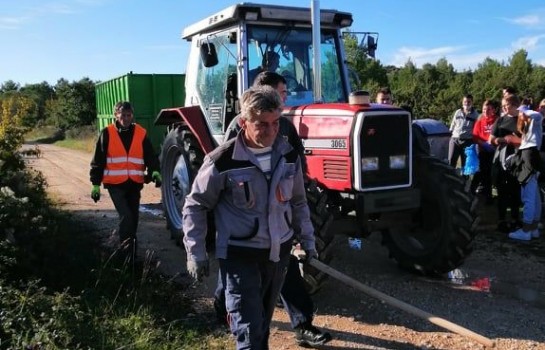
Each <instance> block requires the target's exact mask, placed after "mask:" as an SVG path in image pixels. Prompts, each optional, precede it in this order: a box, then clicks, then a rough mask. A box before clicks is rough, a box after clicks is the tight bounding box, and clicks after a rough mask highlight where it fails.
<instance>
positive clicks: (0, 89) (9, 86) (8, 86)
mask: <svg viewBox="0 0 545 350" xmlns="http://www.w3.org/2000/svg"><path fill="white" fill-rule="evenodd" d="M19 87H20V85H19V84H18V83H16V82H14V81H13V80H8V81H6V82H4V83H3V84H2V86H0V93H1V94H4V93H6V92H10V91H12V92H13V91H19Z"/></svg>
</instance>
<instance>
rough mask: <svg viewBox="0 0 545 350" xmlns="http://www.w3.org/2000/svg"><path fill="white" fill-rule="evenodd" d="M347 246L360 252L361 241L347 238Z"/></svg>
mask: <svg viewBox="0 0 545 350" xmlns="http://www.w3.org/2000/svg"><path fill="white" fill-rule="evenodd" d="M348 246H349V247H350V248H352V249H356V250H361V239H359V238H353V237H349V238H348Z"/></svg>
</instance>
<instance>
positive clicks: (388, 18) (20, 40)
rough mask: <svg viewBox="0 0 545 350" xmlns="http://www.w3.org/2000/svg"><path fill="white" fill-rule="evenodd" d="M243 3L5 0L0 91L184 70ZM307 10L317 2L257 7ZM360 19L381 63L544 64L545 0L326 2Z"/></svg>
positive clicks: (0, 19) (279, 0) (0, 11)
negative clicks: (194, 28)
mask: <svg viewBox="0 0 545 350" xmlns="http://www.w3.org/2000/svg"><path fill="white" fill-rule="evenodd" d="M238 2H242V1H241V0H231V1H229V0H201V1H198V2H193V1H191V0H17V1H15V0H3V1H2V5H1V6H0V48H1V49H0V84H2V83H3V82H5V81H7V80H13V81H15V82H16V83H19V84H21V85H25V84H32V83H40V82H42V81H47V82H49V83H50V84H52V85H54V84H56V82H57V81H58V80H59V79H60V78H64V79H67V80H68V81H77V80H80V79H82V78H84V77H87V78H90V79H91V80H93V81H106V80H109V79H112V78H116V77H119V76H122V75H124V74H127V73H128V72H130V71H132V72H133V73H139V74H150V73H167V74H171V73H185V69H186V68H185V66H186V58H187V56H188V51H189V43H188V42H186V41H184V40H182V39H181V32H182V30H183V28H185V27H186V26H188V25H190V24H192V23H194V22H197V21H199V20H201V19H203V18H205V17H207V16H209V15H212V14H214V13H216V12H218V11H220V10H222V9H224V8H226V7H228V6H230V5H233V4H235V3H238ZM251 2H266V3H274V4H278V5H291V6H301V7H309V6H310V4H311V1H310V0H274V1H273V0H253V1H251ZM319 3H320V7H321V8H324V9H336V10H339V11H344V12H351V13H352V14H353V18H354V23H353V24H352V27H351V28H350V29H351V31H354V32H357V31H361V32H363V31H371V32H378V33H379V40H378V50H377V53H376V58H377V59H378V60H380V62H381V63H382V64H383V65H395V66H403V65H404V64H405V63H406V62H407V61H408V60H411V61H412V62H413V63H415V64H416V65H417V66H418V67H421V66H422V64H425V63H432V64H435V63H436V62H437V60H439V59H441V58H446V59H447V61H448V62H449V63H451V64H452V65H453V66H454V68H455V69H456V70H458V71H463V70H467V69H475V68H477V67H478V64H479V63H482V62H483V61H484V59H485V58H486V57H490V58H492V59H495V60H498V61H500V62H506V63H507V62H508V60H509V58H510V57H511V56H512V55H513V53H514V52H516V51H517V50H519V49H521V48H522V49H525V50H526V51H527V52H528V58H529V59H531V61H532V62H533V63H535V64H540V65H545V1H543V0H518V1H505V0H502V1H497V0H472V1H469V0H457V1H453V0H375V1H370V0H321V1H319Z"/></svg>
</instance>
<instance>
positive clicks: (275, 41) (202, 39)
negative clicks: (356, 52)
mask: <svg viewBox="0 0 545 350" xmlns="http://www.w3.org/2000/svg"><path fill="white" fill-rule="evenodd" d="M319 22H320V26H319V27H320V31H319V40H320V45H319V47H318V48H316V49H317V50H316V52H318V55H319V56H320V57H319V58H320V59H321V68H322V69H321V70H322V74H321V78H320V83H321V84H320V90H321V91H320V94H319V96H316V91H315V88H314V81H313V79H314V78H313V77H314V76H315V75H314V66H313V62H314V56H315V53H314V52H315V48H314V47H313V45H312V42H313V37H312V36H313V27H312V26H311V25H310V24H311V10H310V9H309V8H297V7H285V6H274V5H262V4H251V3H242V4H237V5H233V6H231V7H229V8H227V9H225V10H223V11H220V12H219V13H216V14H214V15H212V16H210V17H208V18H206V19H204V20H202V21H200V22H197V23H195V24H194V25H192V26H189V27H188V28H186V29H185V30H184V32H183V38H184V39H186V40H188V41H191V50H190V52H191V53H190V57H189V60H188V66H187V70H186V102H185V105H186V106H196V105H198V106H200V108H201V110H202V113H203V114H204V116H205V119H206V121H207V124H208V127H209V129H210V132H211V133H212V135H213V136H214V138H215V139H217V140H219V139H220V137H221V136H222V135H223V134H224V132H225V130H226V127H227V125H228V124H229V122H230V121H231V120H232V118H234V116H235V115H236V114H237V113H238V112H239V109H238V102H237V100H238V96H240V95H241V94H242V93H243V91H244V90H246V89H247V88H248V87H249V86H251V85H252V82H253V79H254V78H255V77H256V75H257V74H258V73H259V72H261V71H263V70H270V71H274V72H277V73H279V74H281V75H282V76H284V78H285V79H286V81H287V85H288V98H287V101H286V106H288V107H289V106H301V105H305V104H309V103H313V102H315V101H321V102H346V101H347V100H348V94H349V86H350V84H349V81H348V79H347V76H348V75H347V72H346V69H345V64H344V62H345V59H344V51H343V45H342V35H341V33H340V30H341V29H342V28H345V27H348V26H350V25H351V24H352V15H351V14H349V13H345V12H339V11H336V10H321V11H320V16H319Z"/></svg>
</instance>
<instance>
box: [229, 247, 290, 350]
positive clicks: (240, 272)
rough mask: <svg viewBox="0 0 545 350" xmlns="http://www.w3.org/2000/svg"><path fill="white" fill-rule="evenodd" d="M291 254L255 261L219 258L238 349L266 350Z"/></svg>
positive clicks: (230, 321) (232, 331) (231, 324)
mask: <svg viewBox="0 0 545 350" xmlns="http://www.w3.org/2000/svg"><path fill="white" fill-rule="evenodd" d="M288 262H289V255H286V256H284V257H281V258H280V261H279V262H277V263H275V262H272V261H263V262H255V261H248V260H243V259H241V260H236V259H219V265H220V276H221V281H222V284H223V285H224V286H225V306H226V308H227V312H228V315H229V316H228V320H229V327H230V328H231V333H232V334H233V335H234V336H235V339H236V348H237V350H243V349H244V350H267V349H268V348H269V332H270V324H271V320H272V316H273V312H274V307H275V305H276V299H277V298H278V294H279V293H280V288H281V287H282V283H283V282H284V277H285V275H286V271H287V268H288Z"/></svg>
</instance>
